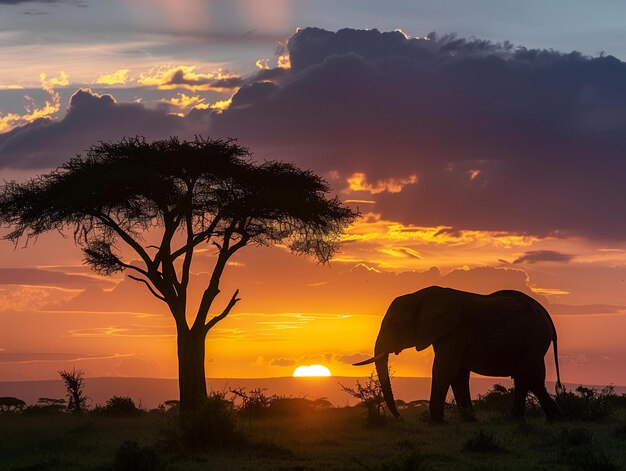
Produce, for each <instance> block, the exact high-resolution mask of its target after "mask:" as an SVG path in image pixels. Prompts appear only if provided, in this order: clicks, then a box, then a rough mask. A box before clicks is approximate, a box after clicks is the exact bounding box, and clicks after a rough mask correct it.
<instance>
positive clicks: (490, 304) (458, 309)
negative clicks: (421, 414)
mask: <svg viewBox="0 0 626 471" xmlns="http://www.w3.org/2000/svg"><path fill="white" fill-rule="evenodd" d="M550 342H553V343H554V360H555V363H556V375H557V382H556V391H557V394H559V393H560V391H562V390H563V387H562V385H561V377H560V373H559V361H558V351H557V339H556V329H555V327H554V323H553V322H552V319H551V318H550V315H549V314H548V312H547V311H546V310H545V309H544V307H543V306H542V305H541V304H539V302H537V301H536V300H534V299H533V298H531V297H530V296H527V295H526V294H524V293H522V292H520V291H513V290H504V291H497V292H495V293H492V294H489V295H480V294H475V293H469V292H465V291H459V290H456V289H452V288H442V287H439V286H431V287H429V288H424V289H421V290H419V291H416V292H415V293H411V294H407V295H404V296H399V297H397V298H395V299H394V300H393V302H392V303H391V305H390V306H389V308H388V310H387V313H386V314H385V317H384V318H383V321H382V324H381V327H380V331H379V333H378V338H377V339H376V344H375V346H374V357H373V358H370V359H369V360H365V361H362V362H359V363H355V364H354V365H355V366H361V365H367V364H370V363H375V364H376V371H377V374H378V378H379V381H380V384H381V389H382V392H383V396H384V399H385V402H386V404H387V407H388V408H389V410H390V411H391V413H392V414H393V415H395V416H396V417H397V416H399V414H398V411H397V409H396V405H395V402H394V398H393V392H392V390H391V380H390V378H389V370H388V360H389V355H390V354H391V353H395V354H396V355H398V354H399V353H400V352H401V351H402V350H404V349H406V348H412V347H415V349H416V350H417V351H418V352H419V351H421V350H424V349H426V348H427V347H429V346H430V345H432V346H433V349H434V352H435V359H434V362H433V368H432V384H431V392H430V404H429V408H430V420H431V421H433V422H439V423H443V422H444V418H443V409H444V404H445V400H446V396H447V394H448V389H449V388H450V386H452V392H453V394H454V398H455V400H456V403H457V406H458V408H459V411H460V412H461V416H462V417H463V418H464V419H466V420H468V421H473V420H476V419H475V417H474V414H473V409H472V401H471V396H470V389H469V377H470V372H474V373H478V374H480V375H484V376H511V377H512V378H513V381H514V385H515V396H514V406H513V416H514V417H517V418H520V419H521V418H523V415H524V408H525V403H526V396H527V395H528V392H529V391H532V392H533V393H534V394H535V396H536V397H537V399H538V400H539V403H540V404H541V408H542V409H543V411H544V413H545V414H546V416H547V418H548V420H550V421H551V420H554V419H557V418H558V417H559V415H560V413H559V408H558V406H557V404H556V402H555V401H554V400H553V399H552V397H551V396H550V395H549V394H548V392H547V390H546V387H545V377H546V369H545V364H544V356H545V354H546V352H547V351H548V348H549V347H550Z"/></svg>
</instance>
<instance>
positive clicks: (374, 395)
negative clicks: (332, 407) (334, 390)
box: [340, 373, 387, 426]
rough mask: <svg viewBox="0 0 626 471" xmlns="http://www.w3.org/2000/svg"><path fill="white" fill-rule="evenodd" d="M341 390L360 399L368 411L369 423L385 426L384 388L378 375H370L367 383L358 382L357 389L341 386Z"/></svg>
mask: <svg viewBox="0 0 626 471" xmlns="http://www.w3.org/2000/svg"><path fill="white" fill-rule="evenodd" d="M340 386H341V389H342V390H343V391H344V392H346V393H347V394H349V395H350V396H352V397H353V398H355V399H358V400H359V401H360V403H361V404H362V405H363V406H364V407H365V410H366V411H367V423H368V424H369V425H372V426H381V425H384V424H385V423H386V421H387V413H386V410H385V398H384V396H383V390H382V386H381V384H380V380H379V379H378V376H377V375H376V373H372V374H370V376H369V378H367V380H365V383H363V384H361V382H360V381H358V380H357V382H356V388H350V387H347V386H344V385H343V384H340Z"/></svg>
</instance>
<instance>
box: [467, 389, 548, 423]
mask: <svg viewBox="0 0 626 471" xmlns="http://www.w3.org/2000/svg"><path fill="white" fill-rule="evenodd" d="M514 397H515V388H507V387H506V386H504V385H503V384H500V383H496V384H494V385H493V386H492V387H491V389H489V390H488V391H487V392H486V393H485V394H479V395H478V399H477V400H476V401H474V407H475V408H476V409H478V410H484V411H495V412H498V413H500V414H502V415H509V414H510V413H511V410H512V409H513V400H514ZM526 409H527V411H528V412H530V413H531V415H540V414H541V407H540V405H539V401H537V398H536V397H535V396H534V395H533V394H528V396H527V397H526Z"/></svg>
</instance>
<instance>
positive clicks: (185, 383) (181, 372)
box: [178, 328, 207, 412]
mask: <svg viewBox="0 0 626 471" xmlns="http://www.w3.org/2000/svg"><path fill="white" fill-rule="evenodd" d="M205 340H206V335H205V334H204V333H201V334H200V335H194V333H193V332H192V331H191V330H189V329H188V328H184V329H179V331H178V386H179V391H180V410H181V412H193V411H196V410H198V409H199V408H200V406H201V405H202V403H203V402H204V400H205V399H206V397H207V392H206V377H205V374H204V352H205Z"/></svg>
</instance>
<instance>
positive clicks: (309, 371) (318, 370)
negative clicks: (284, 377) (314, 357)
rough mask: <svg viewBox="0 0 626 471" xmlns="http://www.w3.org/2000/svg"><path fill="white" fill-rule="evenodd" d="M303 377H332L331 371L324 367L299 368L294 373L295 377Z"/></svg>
mask: <svg viewBox="0 0 626 471" xmlns="http://www.w3.org/2000/svg"><path fill="white" fill-rule="evenodd" d="M302 376H330V370H329V369H328V368H326V367H325V366H322V365H310V366H304V365H303V366H299V367H297V368H296V369H295V370H294V372H293V377H294V378H297V377H302Z"/></svg>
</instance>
